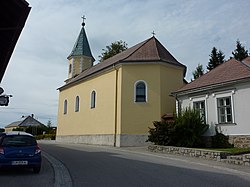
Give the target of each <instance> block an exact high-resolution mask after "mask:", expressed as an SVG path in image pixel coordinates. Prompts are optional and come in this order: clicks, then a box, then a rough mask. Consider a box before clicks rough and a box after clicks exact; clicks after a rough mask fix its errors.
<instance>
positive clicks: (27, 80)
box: [0, 0, 250, 127]
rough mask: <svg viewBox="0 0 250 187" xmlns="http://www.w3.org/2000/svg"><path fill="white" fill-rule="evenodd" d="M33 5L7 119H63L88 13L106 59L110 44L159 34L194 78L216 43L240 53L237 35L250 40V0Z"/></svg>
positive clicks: (10, 79) (89, 28)
mask: <svg viewBox="0 0 250 187" xmlns="http://www.w3.org/2000/svg"><path fill="white" fill-rule="evenodd" d="M26 1H28V2H29V4H30V6H31V7H32V9H31V12H30V14H29V17H28V19H27V21H26V25H25V27H24V29H23V31H22V33H21V35H20V37H19V40H18V42H17V45H16V47H15V50H14V52H13V54H12V57H11V59H10V62H9V65H8V68H7V70H6V72H5V75H4V77H3V80H2V82H1V83H0V86H1V87H2V88H4V90H5V94H11V95H13V97H12V98H10V103H9V106H7V107H3V106H1V107H0V127H4V126H6V125H8V124H10V123H12V122H14V121H18V120H21V117H22V116H27V115H31V114H34V115H35V118H36V119H38V120H39V121H41V122H42V123H44V124H47V123H48V121H49V120H50V121H51V122H52V125H54V126H56V125H57V110H58V108H57V106H58V95H59V92H58V90H57V88H59V87H60V86H62V85H63V84H64V80H66V79H67V72H68V60H67V56H68V55H69V54H70V52H71V50H72V48H73V46H74V43H75V41H76V39H77V36H78V34H79V32H80V30H81V23H82V19H81V17H82V16H83V15H85V17H86V20H85V23H86V26H85V31H86V33H87V37H88V41H89V44H90V48H91V50H92V54H93V56H94V57H95V59H96V61H98V59H99V58H98V56H99V55H100V54H101V53H102V49H104V48H105V47H106V46H108V45H110V44H111V43H112V42H115V41H118V40H123V41H125V42H126V43H127V44H128V47H132V46H134V45H135V44H137V43H139V42H142V41H144V40H146V39H148V38H150V37H152V32H153V31H154V32H155V34H156V35H155V37H156V38H157V39H158V40H159V41H160V42H161V43H162V44H163V45H164V46H165V47H166V49H167V50H168V51H169V52H170V53H171V54H172V55H173V56H174V57H175V58H176V59H177V60H178V61H179V62H181V63H182V64H184V65H186V66H187V74H186V80H188V81H190V79H191V78H192V72H193V71H194V70H195V68H196V67H197V65H198V63H200V64H202V65H203V67H204V69H206V66H207V64H208V61H209V55H210V53H211V50H212V48H213V47H216V48H217V49H218V50H221V51H222V52H223V53H224V54H225V58H226V59H229V58H230V57H231V56H232V51H233V50H234V49H235V48H236V40H237V39H239V40H240V42H241V43H242V44H243V46H245V48H246V49H247V50H248V51H250V50H249V48H250V37H249V31H250V21H249V17H250V11H249V7H250V1H249V0H234V1H228V0H174V1H173V0H26Z"/></svg>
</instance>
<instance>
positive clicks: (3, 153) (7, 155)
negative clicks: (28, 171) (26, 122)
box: [0, 131, 42, 173]
mask: <svg viewBox="0 0 250 187" xmlns="http://www.w3.org/2000/svg"><path fill="white" fill-rule="evenodd" d="M41 162H42V159H41V150H40V148H39V146H38V145H37V141H36V139H35V137H34V136H33V135H31V134H29V133H25V132H17V131H12V132H9V133H2V134H0V169H1V168H32V169H33V171H34V173H39V172H40V170H41Z"/></svg>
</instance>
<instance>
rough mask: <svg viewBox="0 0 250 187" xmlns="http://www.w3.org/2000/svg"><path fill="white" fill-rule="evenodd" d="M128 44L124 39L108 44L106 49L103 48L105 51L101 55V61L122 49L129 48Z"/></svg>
mask: <svg viewBox="0 0 250 187" xmlns="http://www.w3.org/2000/svg"><path fill="white" fill-rule="evenodd" d="M127 45H128V44H127V43H126V42H124V41H122V40H120V41H116V42H113V43H111V45H109V46H106V49H102V51H104V52H103V53H102V54H101V55H100V56H99V58H100V60H99V61H100V62H102V61H104V60H106V59H108V58H110V57H112V56H115V55H116V54H118V53H120V52H122V51H125V50H126V49H127V48H128V47H127Z"/></svg>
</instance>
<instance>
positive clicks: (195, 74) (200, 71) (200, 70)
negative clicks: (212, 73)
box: [192, 64, 204, 80]
mask: <svg viewBox="0 0 250 187" xmlns="http://www.w3.org/2000/svg"><path fill="white" fill-rule="evenodd" d="M192 74H193V78H194V80H195V79H197V78H199V77H201V76H202V75H203V74H204V69H203V66H202V64H198V66H197V67H196V70H195V71H193V73H192Z"/></svg>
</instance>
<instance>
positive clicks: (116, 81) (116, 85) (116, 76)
mask: <svg viewBox="0 0 250 187" xmlns="http://www.w3.org/2000/svg"><path fill="white" fill-rule="evenodd" d="M113 68H114V69H115V127H114V147H116V135H117V92H118V90H117V89H118V69H116V68H115V65H113Z"/></svg>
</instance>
